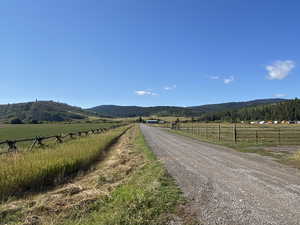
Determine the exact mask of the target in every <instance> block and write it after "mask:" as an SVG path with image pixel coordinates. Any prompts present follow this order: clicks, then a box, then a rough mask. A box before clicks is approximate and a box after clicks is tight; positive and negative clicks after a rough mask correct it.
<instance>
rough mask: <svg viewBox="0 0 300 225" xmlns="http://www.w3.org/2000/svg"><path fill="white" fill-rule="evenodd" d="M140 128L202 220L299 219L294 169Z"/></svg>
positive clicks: (240, 224)
mask: <svg viewBox="0 0 300 225" xmlns="http://www.w3.org/2000/svg"><path fill="white" fill-rule="evenodd" d="M141 129H142V132H143V134H144V135H145V138H146V140H147V142H148V144H149V145H150V147H151V148H152V150H153V151H154V152H155V154H156V155H157V156H158V158H159V159H161V160H162V161H163V162H164V163H165V165H166V168H167V169H168V171H169V173H170V174H171V175H172V176H173V177H174V178H175V179H176V181H177V183H178V185H179V186H180V187H181V189H182V190H183V192H184V193H185V195H186V196H187V197H188V198H189V199H190V200H191V205H192V208H193V210H194V211H195V212H196V215H197V216H198V218H199V220H200V221H202V222H203V223H204V224H224V225H249V224H251V225H261V224H266V225H267V224H268V225H271V224H272V225H300V172H299V170H297V169H293V168H289V167H287V166H284V165H281V164H279V163H276V162H274V161H272V160H270V159H268V158H266V157H263V156H259V155H255V154H247V153H240V152H236V151H234V150H231V149H229V148H226V147H222V146H218V145H213V144H208V143H203V142H200V141H197V140H193V139H191V138H188V137H183V136H180V135H176V134H172V133H169V132H167V131H165V130H163V129H160V128H154V127H148V126H146V125H141Z"/></svg>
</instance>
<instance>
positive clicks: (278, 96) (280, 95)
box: [274, 94, 286, 98]
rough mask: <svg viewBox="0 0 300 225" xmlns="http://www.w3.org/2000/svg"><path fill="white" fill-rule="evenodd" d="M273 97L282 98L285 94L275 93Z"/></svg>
mask: <svg viewBox="0 0 300 225" xmlns="http://www.w3.org/2000/svg"><path fill="white" fill-rule="evenodd" d="M274 97H276V98H284V97H286V94H275V95H274Z"/></svg>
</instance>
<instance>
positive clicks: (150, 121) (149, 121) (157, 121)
mask: <svg viewBox="0 0 300 225" xmlns="http://www.w3.org/2000/svg"><path fill="white" fill-rule="evenodd" d="M146 123H159V120H146Z"/></svg>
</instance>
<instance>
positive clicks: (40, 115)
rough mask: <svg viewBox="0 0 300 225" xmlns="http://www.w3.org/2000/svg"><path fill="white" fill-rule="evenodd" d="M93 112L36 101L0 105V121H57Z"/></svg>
mask: <svg viewBox="0 0 300 225" xmlns="http://www.w3.org/2000/svg"><path fill="white" fill-rule="evenodd" d="M92 114H93V115H94V114H95V113H92V112H89V111H87V110H84V109H81V108H79V107H75V106H70V105H67V104H64V103H58V102H54V101H37V102H26V103H17V104H6V105H0V121H2V122H7V121H11V120H12V119H19V120H21V121H23V122H40V121H48V122H59V121H71V120H80V119H85V118H87V117H88V116H89V115H92Z"/></svg>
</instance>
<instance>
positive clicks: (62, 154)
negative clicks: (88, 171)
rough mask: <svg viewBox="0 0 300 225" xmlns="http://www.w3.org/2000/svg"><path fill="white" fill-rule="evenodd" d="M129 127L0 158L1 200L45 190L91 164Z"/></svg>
mask: <svg viewBox="0 0 300 225" xmlns="http://www.w3.org/2000/svg"><path fill="white" fill-rule="evenodd" d="M126 129H127V127H121V128H117V129H114V130H111V131H108V132H106V133H103V134H99V135H95V136H91V137H87V138H82V139H76V140H74V141H71V142H68V143H65V144H61V145H58V146H56V147H53V148H48V149H45V150H43V151H35V152H28V153H24V154H11V155H5V156H1V157H0V199H1V200H4V199H7V198H8V197H9V196H17V195H19V194H20V193H23V192H25V191H28V190H36V189H39V190H40V189H43V188H44V187H46V186H49V185H52V184H55V183H56V182H57V181H58V180H60V179H62V178H64V177H65V176H67V175H70V174H72V173H75V172H77V171H78V170H80V169H84V168H87V167H89V165H91V163H92V162H94V161H95V160H96V159H97V158H98V157H99V155H100V154H101V151H103V150H104V149H105V148H107V147H108V146H109V145H111V144H112V143H113V142H114V140H115V139H116V138H118V137H119V136H120V135H121V134H122V133H123V132H124V131H125V130H126Z"/></svg>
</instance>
